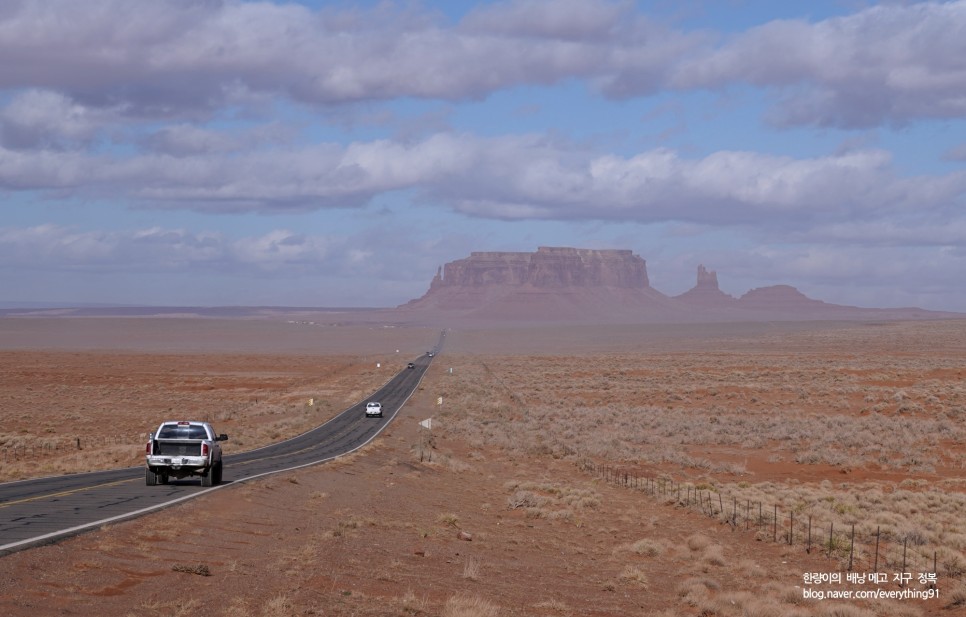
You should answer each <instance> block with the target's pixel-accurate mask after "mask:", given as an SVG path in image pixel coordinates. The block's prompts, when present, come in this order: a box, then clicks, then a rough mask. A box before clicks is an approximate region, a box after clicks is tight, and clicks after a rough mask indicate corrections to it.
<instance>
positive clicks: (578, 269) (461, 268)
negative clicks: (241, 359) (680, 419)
mask: <svg viewBox="0 0 966 617" xmlns="http://www.w3.org/2000/svg"><path fill="white" fill-rule="evenodd" d="M398 310H399V312H400V314H401V315H402V316H408V317H409V318H415V319H417V320H423V319H425V320H441V321H447V320H450V321H453V320H455V321H464V322H466V321H470V322H473V321H477V322H489V321H504V322H505V321H522V322H591V323H654V322H656V323H670V322H708V321H711V322H714V321H719V322H720V321H760V320H776V321H778V320H812V319H815V320H829V319H839V320H855V319H942V318H950V317H962V316H963V315H961V314H959V313H942V312H938V311H926V310H923V309H916V308H901V309H867V308H859V307H853V306H842V305H836V304H828V303H826V302H822V301H821V300H814V299H812V298H809V297H807V296H806V295H805V294H803V293H801V292H800V291H798V290H797V289H795V288H794V287H792V286H790V285H774V286H771V287H761V288H758V289H752V290H751V291H749V292H748V293H746V294H744V295H743V296H741V297H740V298H735V297H733V296H730V295H728V294H726V293H724V292H722V291H721V289H720V288H719V287H718V274H717V272H714V271H709V270H708V269H707V268H705V267H704V265H699V266H698V271H697V282H696V283H695V286H694V287H692V288H691V289H689V290H688V291H686V292H684V293H683V294H680V295H678V296H674V297H670V296H667V295H665V294H663V293H661V292H660V291H658V290H656V289H654V288H653V287H651V285H650V281H649V279H648V276H647V264H646V262H645V261H644V259H642V258H641V257H639V256H638V255H634V254H633V252H631V251H629V250H613V249H612V250H594V249H579V248H569V247H546V246H542V247H539V248H538V249H537V251H536V252H535V253H524V252H519V253H518V252H498V253H488V252H473V253H471V254H470V256H469V257H467V258H465V259H458V260H456V261H452V262H449V263H447V264H445V265H444V266H442V267H441V268H439V269H438V270H437V272H436V276H435V277H433V280H432V282H431V283H430V285H429V290H428V291H427V292H426V293H425V294H424V295H423V296H422V297H421V298H418V299H415V300H411V301H410V302H408V303H406V304H404V305H402V306H400V307H398Z"/></svg>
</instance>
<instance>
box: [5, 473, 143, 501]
mask: <svg viewBox="0 0 966 617" xmlns="http://www.w3.org/2000/svg"><path fill="white" fill-rule="evenodd" d="M133 481H134V478H128V479H127V480H117V481H116V482H107V483H105V484H92V485H91V486H82V487H81V488H75V489H73V490H69V491H62V492H60V493H48V494H46V495H37V496H36V497H27V498H25V499H18V500H16V501H4V502H2V503H0V508H6V507H7V506H15V505H17V504H21V503H28V502H31V501H39V500H41V499H51V498H53V497H63V496H64V495H72V494H74V493H79V492H81V491H89V490H91V489H95V488H103V487H105V486H117V485H118V484H124V483H125V482H133Z"/></svg>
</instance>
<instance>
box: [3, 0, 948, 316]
mask: <svg viewBox="0 0 966 617" xmlns="http://www.w3.org/2000/svg"><path fill="white" fill-rule="evenodd" d="M964 31H966V1H954V2H878V3H877V2H863V1H855V0H835V1H833V0H827V1H824V2H821V1H819V2H772V1H751V0H749V1H742V0H731V1H720V0H719V1H715V2H711V1H708V2H702V1H698V0H693V1H685V2H680V1H678V2H671V1H669V0H668V1H664V0H661V1H654V2H629V1H610V0H507V1H500V2H466V1H464V2H399V3H393V2H356V3H335V2H318V1H313V2H308V1H306V2H302V3H298V2H241V1H232V0H224V1H215V0H212V1H205V2H202V1H200V0H199V1H191V0H158V1H153V2H145V3H132V2H129V1H128V0H85V2H76V1H74V0H7V1H5V2H4V3H3V4H2V7H0V289H3V292H2V294H0V305H2V304H10V303H64V304H77V303H107V304H150V305H202V306H211V305H280V306H394V305H396V304H400V303H403V302H405V301H407V300H409V299H412V298H415V297H418V296H420V295H422V294H423V293H424V292H425V290H426V289H427V287H428V285H429V281H430V279H431V278H432V276H433V274H434V273H435V271H436V268H437V267H438V266H440V265H442V264H443V263H445V262H448V261H452V260H455V259H460V258H463V257H466V256H467V255H468V254H469V253H470V252H471V251H534V250H536V248H537V247H538V246H574V247H581V248H620V249H631V250H633V251H634V252H635V253H636V254H638V255H640V256H641V257H643V258H644V259H645V260H646V261H647V267H648V274H649V276H650V280H651V284H652V286H653V287H655V288H656V289H658V290H659V291H662V292H664V293H666V294H669V295H676V294H679V293H682V292H684V291H686V290H687V289H688V288H690V287H691V286H693V285H694V281H695V276H696V270H697V266H698V264H703V265H705V266H706V267H707V268H708V269H710V270H715V271H717V273H718V280H719V283H720V286H721V288H722V290H723V291H725V292H726V293H730V294H732V295H735V296H740V295H741V294H743V293H745V292H747V291H748V290H750V289H753V288H756V287H763V286H767V285H775V284H789V285H793V286H795V287H797V288H798V289H799V290H801V291H802V292H803V293H805V294H806V295H808V296H810V297H813V298H817V299H821V300H825V301H828V302H835V303H841V304H852V305H859V306H869V307H900V306H920V307H924V308H931V309H941V310H956V311H966V242H964V238H966V215H964V206H966V122H964V119H966V37H963V36H962V33H963V32H964Z"/></svg>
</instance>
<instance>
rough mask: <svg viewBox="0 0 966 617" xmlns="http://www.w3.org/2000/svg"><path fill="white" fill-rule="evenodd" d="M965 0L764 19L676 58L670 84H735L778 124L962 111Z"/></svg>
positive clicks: (862, 122) (851, 122)
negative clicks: (768, 93) (768, 95)
mask: <svg viewBox="0 0 966 617" xmlns="http://www.w3.org/2000/svg"><path fill="white" fill-rule="evenodd" d="M964 28H966V1H963V0H959V1H956V2H943V3H939V2H924V3H914V4H909V5H906V4H899V3H895V4H889V5H881V6H873V7H869V8H867V9H865V10H863V11H860V12H858V13H856V14H853V15H848V16H845V17H837V18H832V19H827V20H824V21H820V22H817V23H808V22H805V21H790V20H787V21H773V22H769V23H766V24H764V25H762V26H759V27H756V28H753V29H751V30H749V31H747V32H745V33H742V34H739V35H737V36H735V37H734V38H733V39H731V40H729V41H727V42H726V43H725V44H724V45H722V46H720V47H718V48H717V49H715V50H713V51H709V52H708V53H707V54H706V55H700V56H697V57H693V58H689V59H685V61H684V62H682V63H680V64H679V65H678V66H677V67H676V69H675V71H674V76H673V78H672V79H671V82H670V85H671V86H673V87H675V88H680V89H692V88H719V87H724V86H726V85H728V84H731V83H737V82H745V83H751V84H754V85H758V86H764V87H771V88H774V89H775V92H776V93H777V94H778V95H779V96H780V97H781V99H780V101H779V103H778V107H777V109H775V110H774V111H773V112H772V114H771V116H772V119H773V120H774V121H775V122H778V123H781V124H814V125H820V126H839V127H847V128H857V127H872V126H879V125H883V124H905V123H908V122H911V121H914V120H917V119H920V118H962V117H964V116H966V97H964V96H963V92H964V91H966V37H964V36H963V30H964Z"/></svg>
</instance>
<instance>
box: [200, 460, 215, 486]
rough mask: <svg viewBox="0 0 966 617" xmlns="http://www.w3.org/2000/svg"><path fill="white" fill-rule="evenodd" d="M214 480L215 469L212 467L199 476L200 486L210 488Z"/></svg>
mask: <svg viewBox="0 0 966 617" xmlns="http://www.w3.org/2000/svg"><path fill="white" fill-rule="evenodd" d="M214 479H215V467H214V465H212V466H211V467H209V468H208V469H206V470H205V473H203V474H201V486H211V484H212V481H213V480H214Z"/></svg>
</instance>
